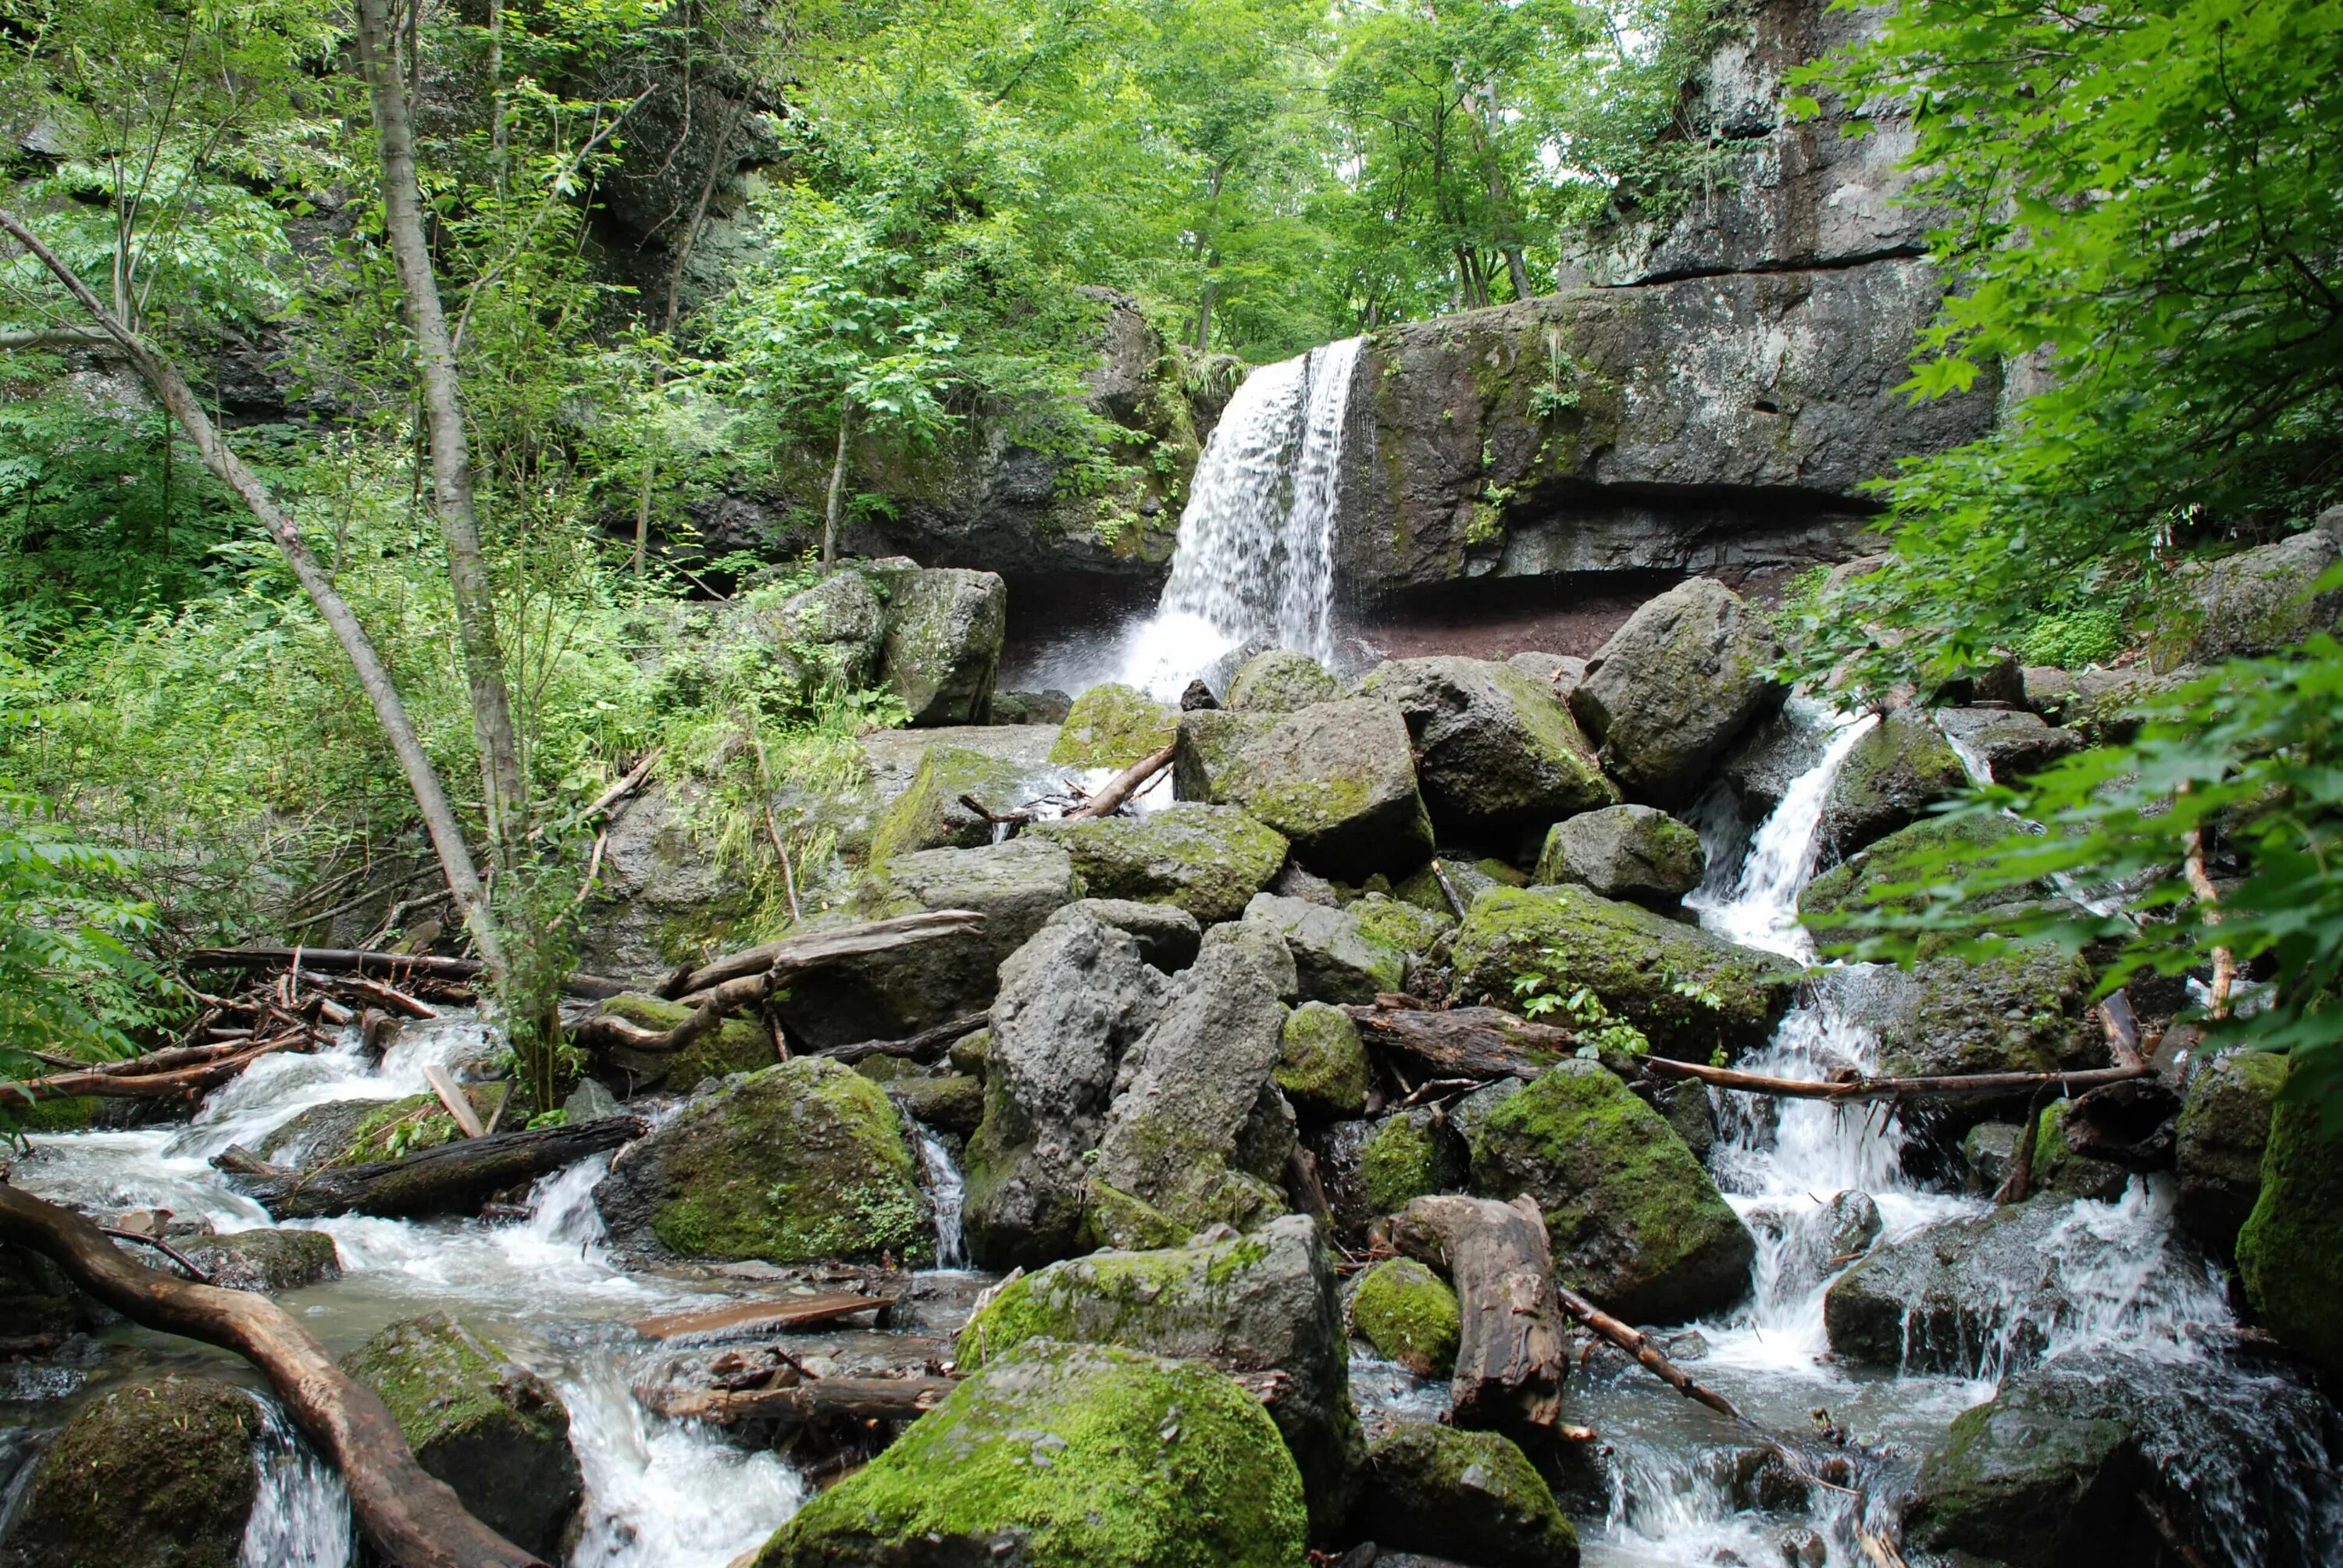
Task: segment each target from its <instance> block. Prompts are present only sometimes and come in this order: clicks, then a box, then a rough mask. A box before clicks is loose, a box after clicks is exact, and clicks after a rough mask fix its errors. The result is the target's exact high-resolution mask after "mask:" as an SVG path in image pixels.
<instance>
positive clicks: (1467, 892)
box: [1392, 859, 1530, 920]
mask: <svg viewBox="0 0 2343 1568" xmlns="http://www.w3.org/2000/svg"><path fill="white" fill-rule="evenodd" d="M1440 870H1441V871H1444V872H1446V873H1447V876H1448V886H1449V887H1451V888H1453V889H1455V890H1456V901H1457V903H1458V904H1461V905H1463V907H1464V908H1465V909H1468V910H1469V909H1471V908H1472V907H1473V899H1474V898H1475V897H1477V896H1478V895H1479V894H1480V892H1481V890H1483V888H1526V887H1528V886H1529V885H1530V879H1529V874H1528V873H1527V872H1525V871H1522V870H1518V869H1515V868H1513V867H1512V866H1508V865H1507V864H1505V862H1503V860H1486V859H1483V860H1443V861H1441V862H1440ZM1392 891H1393V894H1394V895H1395V896H1396V897H1398V898H1400V899H1403V900H1405V901H1406V902H1408V903H1411V904H1413V905H1414V906H1415V907H1416V908H1417V909H1419V910H1427V911H1429V912H1430V913H1432V914H1435V915H1446V916H1448V917H1449V918H1450V919H1451V920H1453V919H1456V918H1457V916H1456V910H1455V908H1454V907H1453V906H1452V905H1451V904H1450V903H1449V901H1448V894H1447V893H1446V891H1445V890H1443V889H1442V887H1441V885H1440V876H1439V873H1438V872H1435V871H1434V870H1433V868H1432V867H1430V866H1425V867H1424V868H1423V869H1422V870H1420V871H1417V872H1416V873H1415V874H1414V875H1413V876H1411V877H1409V878H1408V879H1406V880H1405V881H1403V882H1401V883H1400V884H1399V885H1398V886H1396V887H1394V888H1393V890H1392Z"/></svg>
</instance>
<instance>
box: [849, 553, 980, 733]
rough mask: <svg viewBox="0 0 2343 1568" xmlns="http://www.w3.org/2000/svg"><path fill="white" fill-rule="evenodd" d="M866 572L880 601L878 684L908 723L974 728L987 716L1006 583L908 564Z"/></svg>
mask: <svg viewBox="0 0 2343 1568" xmlns="http://www.w3.org/2000/svg"><path fill="white" fill-rule="evenodd" d="M866 569H867V570H868V572H869V575H870V577H871V578H873V579H874V580H876V581H877V582H878V583H879V584H880V588H881V591H882V593H883V594H884V595H885V597H886V599H887V639H886V644H885V646H884V648H882V650H881V653H880V668H879V675H880V679H881V680H882V681H883V682H884V683H885V685H886V686H887V688H888V689H889V690H890V691H892V692H893V693H894V694H895V696H896V697H897V698H898V699H900V701H901V702H902V704H903V706H904V708H905V709H909V710H910V715H911V722H912V723H914V724H920V725H928V724H981V723H983V722H984V721H985V720H986V719H988V718H990V717H991V709H992V688H993V685H994V682H995V681H996V680H998V678H1000V674H1001V639H1002V637H1003V635H1004V634H1005V633H1006V631H1007V630H1008V624H1009V588H1008V585H1007V584H1006V583H1004V582H1002V581H1001V578H999V577H997V576H995V575H994V574H992V573H991V572H977V571H966V570H961V569H959V568H949V567H937V568H921V567H915V566H911V565H910V563H908V562H906V563H904V564H903V565H902V566H900V567H894V566H888V567H873V568H866Z"/></svg>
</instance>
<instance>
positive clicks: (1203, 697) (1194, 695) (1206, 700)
mask: <svg viewBox="0 0 2343 1568" xmlns="http://www.w3.org/2000/svg"><path fill="white" fill-rule="evenodd" d="M1220 705H1221V699H1219V698H1217V697H1214V696H1213V695H1212V688H1211V687H1209V686H1207V685H1205V684H1204V683H1203V682H1202V680H1192V681H1190V682H1189V683H1188V684H1187V685H1186V686H1185V687H1182V689H1181V691H1180V711H1181V712H1182V713H1198V712H1207V711H1210V710H1211V709H1215V708H1218V707H1219V706H1220Z"/></svg>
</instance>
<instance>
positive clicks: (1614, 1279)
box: [1469, 1060, 1756, 1323]
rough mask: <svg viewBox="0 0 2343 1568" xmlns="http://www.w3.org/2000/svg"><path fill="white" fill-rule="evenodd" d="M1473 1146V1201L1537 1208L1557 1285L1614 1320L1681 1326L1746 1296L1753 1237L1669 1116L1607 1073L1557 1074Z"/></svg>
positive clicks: (1476, 1136)
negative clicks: (1530, 1202)
mask: <svg viewBox="0 0 2343 1568" xmlns="http://www.w3.org/2000/svg"><path fill="white" fill-rule="evenodd" d="M1469 1141H1470V1144H1471V1148H1472V1152H1473V1189H1474V1191H1479V1192H1482V1193H1484V1194H1486V1195H1488V1196H1491V1197H1497V1198H1512V1197H1513V1196H1514V1195H1516V1194H1519V1193H1527V1194H1529V1195H1530V1196H1531V1197H1532V1198H1534V1200H1536V1201H1537V1205H1538V1207H1539V1208H1540V1209H1541V1210H1542V1211H1544V1214H1545V1222H1546V1230H1547V1231H1548V1233H1549V1234H1550V1235H1551V1237H1552V1238H1553V1241H1554V1271H1555V1274H1556V1276H1557V1277H1558V1278H1559V1279H1561V1280H1562V1281H1563V1282H1564V1283H1565V1284H1568V1285H1570V1286H1572V1287H1573V1288H1574V1289H1576V1290H1579V1291H1583V1292H1585V1293H1586V1294H1587V1295H1588V1296H1589V1297H1591V1298H1593V1299H1594V1302H1596V1303H1597V1304H1598V1305H1600V1306H1602V1307H1604V1308H1605V1309H1606V1310H1608V1311H1610V1312H1615V1313H1617V1314H1619V1315H1620V1316H1622V1317H1624V1318H1626V1319H1627V1320H1628V1321H1629V1322H1639V1323H1648V1322H1684V1321H1685V1320H1687V1319H1691V1318H1696V1317H1699V1316H1700V1315H1702V1314H1703V1313H1704V1312H1712V1311H1715V1310H1717V1309H1719V1308H1723V1307H1726V1306H1729V1305H1731V1304H1732V1303H1733V1302H1735V1300H1737V1299H1738V1298H1739V1297H1740V1296H1741V1294H1742V1293H1743V1292H1745V1290H1747V1288H1748V1284H1749V1264H1750V1261H1751V1260H1752V1259H1753V1258H1755V1255H1756V1242H1755V1240H1754V1239H1753V1238H1752V1237H1751V1236H1750V1234H1749V1231H1748V1229H1747V1227H1745V1225H1743V1224H1742V1222H1741V1221H1740V1219H1739V1217H1738V1216H1736V1215H1735V1213H1734V1212H1733V1210H1732V1208H1731V1206H1730V1205H1728V1204H1727V1203H1726V1202H1725V1200H1724V1198H1722V1197H1721V1196H1719V1195H1718V1193H1717V1191H1716V1184H1715V1182H1714V1181H1710V1180H1709V1176H1708V1172H1707V1171H1704V1170H1702V1169H1701V1166H1700V1161H1697V1160H1695V1159H1694V1158H1693V1155H1692V1151H1690V1150H1688V1149H1686V1148H1685V1147H1684V1141H1683V1140H1682V1139H1680V1138H1678V1137H1677V1136H1676V1135H1675V1131H1674V1129H1672V1128H1670V1127H1669V1126H1668V1124H1667V1122H1666V1121H1664V1120H1662V1119H1661V1117H1660V1114H1659V1112H1658V1111H1654V1110H1653V1109H1652V1108H1651V1107H1650V1106H1648V1105H1646V1104H1644V1102H1643V1101H1640V1100H1638V1099H1636V1098H1635V1096H1634V1093H1633V1092H1632V1091H1629V1089H1628V1088H1627V1086H1626V1085H1625V1084H1624V1083H1623V1082H1621V1081H1620V1080H1619V1079H1618V1078H1617V1077H1616V1076H1615V1075H1614V1074H1613V1073H1611V1072H1610V1071H1608V1070H1605V1069H1604V1068H1603V1067H1602V1066H1601V1065H1599V1064H1598V1063H1595V1062H1592V1061H1579V1060H1570V1061H1564V1062H1560V1063H1557V1064H1556V1065H1555V1066H1554V1067H1552V1068H1549V1069H1548V1070H1546V1071H1545V1072H1544V1073H1542V1074H1540V1075H1539V1076H1538V1077H1537V1078H1536V1079H1535V1080H1534V1081H1531V1082H1530V1083H1529V1084H1528V1085H1527V1086H1526V1087H1524V1088H1523V1089H1522V1090H1521V1091H1519V1092H1517V1093H1514V1094H1513V1095H1510V1096H1508V1097H1506V1098H1505V1099H1504V1100H1503V1102H1502V1103H1499V1104H1498V1105H1496V1107H1495V1108H1494V1109H1493V1110H1492V1111H1489V1113H1488V1115H1487V1118H1486V1119H1485V1120H1484V1121H1482V1122H1481V1124H1480V1125H1479V1126H1478V1127H1477V1128H1475V1129H1474V1130H1473V1132H1472V1133H1471V1134H1470V1139H1469Z"/></svg>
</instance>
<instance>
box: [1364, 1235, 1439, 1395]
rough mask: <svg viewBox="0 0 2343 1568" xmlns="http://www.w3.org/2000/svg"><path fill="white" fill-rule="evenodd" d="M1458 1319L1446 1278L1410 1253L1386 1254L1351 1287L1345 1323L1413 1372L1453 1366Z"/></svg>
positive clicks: (1432, 1373) (1379, 1351)
mask: <svg viewBox="0 0 2343 1568" xmlns="http://www.w3.org/2000/svg"><path fill="white" fill-rule="evenodd" d="M1351 1325H1352V1327H1353V1328H1355V1329H1357V1330H1358V1332H1359V1337H1360V1338H1362V1339H1363V1340H1365V1341H1366V1342H1367V1343H1369V1344H1371V1345H1373V1346H1374V1347H1375V1353H1376V1354H1378V1355H1380V1356H1383V1358H1384V1359H1386V1360H1388V1361H1394V1362H1399V1364H1400V1365H1402V1366H1403V1367H1405V1368H1407V1369H1408V1370H1409V1371H1410V1372H1413V1373H1415V1375H1416V1376H1418V1377H1446V1376H1447V1375H1448V1374H1449V1373H1450V1372H1453V1370H1455V1366H1456V1341H1457V1335H1458V1333H1459V1332H1461V1329H1462V1326H1463V1317H1462V1314H1461V1312H1460V1311H1459V1308H1458V1306H1457V1302H1456V1292H1454V1291H1452V1290H1450V1289H1449V1288H1448V1282H1447V1281H1445V1280H1443V1279H1442V1278H1441V1277H1440V1276H1439V1275H1437V1274H1435V1273H1433V1271H1431V1270H1430V1269H1427V1268H1425V1267H1424V1266H1423V1264H1422V1263H1419V1262H1417V1261H1415V1260H1414V1259H1413V1258H1386V1259H1385V1260H1383V1261H1382V1262H1380V1263H1377V1264H1376V1265H1375V1266H1374V1267H1373V1268H1372V1269H1369V1270H1368V1271H1366V1272H1365V1273H1364V1274H1362V1275H1361V1276H1360V1277H1359V1282H1358V1284H1357V1286H1356V1287H1354V1288H1353V1291H1352V1292H1351Z"/></svg>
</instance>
